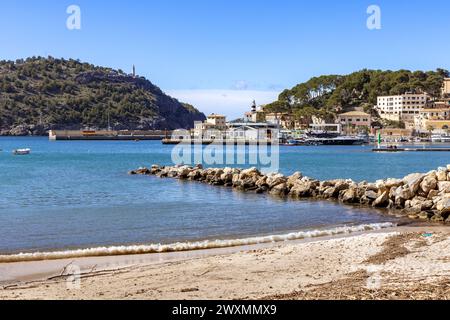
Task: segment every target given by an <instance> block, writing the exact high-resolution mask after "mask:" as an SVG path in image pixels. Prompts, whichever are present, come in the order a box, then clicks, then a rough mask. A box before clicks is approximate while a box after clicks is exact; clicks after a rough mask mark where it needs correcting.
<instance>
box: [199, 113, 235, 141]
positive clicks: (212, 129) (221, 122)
mask: <svg viewBox="0 0 450 320" xmlns="http://www.w3.org/2000/svg"><path fill="white" fill-rule="evenodd" d="M226 129H227V118H226V117H225V116H222V115H218V114H211V115H210V116H208V118H207V119H206V121H205V122H201V121H197V122H195V123H194V138H195V139H216V138H223V132H224V131H225V130H226ZM221 132H222V133H221Z"/></svg>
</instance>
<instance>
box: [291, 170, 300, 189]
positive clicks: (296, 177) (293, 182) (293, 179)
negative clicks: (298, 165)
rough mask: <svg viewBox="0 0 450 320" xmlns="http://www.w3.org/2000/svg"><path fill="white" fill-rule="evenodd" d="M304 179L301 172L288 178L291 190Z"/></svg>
mask: <svg viewBox="0 0 450 320" xmlns="http://www.w3.org/2000/svg"><path fill="white" fill-rule="evenodd" d="M302 178H303V175H302V173H301V172H298V171H297V172H295V173H294V174H293V175H292V176H290V177H288V179H287V185H288V187H289V188H292V187H293V186H294V185H295V184H296V183H297V182H298V181H299V180H301V179H302Z"/></svg>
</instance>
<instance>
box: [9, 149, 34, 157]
mask: <svg viewBox="0 0 450 320" xmlns="http://www.w3.org/2000/svg"><path fill="white" fill-rule="evenodd" d="M30 153H31V149H28V148H27V149H16V150H14V151H13V155H15V156H25V155H28V154H30Z"/></svg>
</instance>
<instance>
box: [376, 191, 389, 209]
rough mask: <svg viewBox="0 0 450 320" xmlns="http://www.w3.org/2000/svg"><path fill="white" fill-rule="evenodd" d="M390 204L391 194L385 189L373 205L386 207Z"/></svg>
mask: <svg viewBox="0 0 450 320" xmlns="http://www.w3.org/2000/svg"><path fill="white" fill-rule="evenodd" d="M388 204H389V194H388V192H387V191H384V192H383V193H382V195H381V196H379V197H378V198H377V199H375V201H374V202H373V204H372V206H374V207H376V208H381V207H386V206H387V205H388Z"/></svg>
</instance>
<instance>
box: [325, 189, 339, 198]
mask: <svg viewBox="0 0 450 320" xmlns="http://www.w3.org/2000/svg"><path fill="white" fill-rule="evenodd" d="M338 195H339V191H337V190H336V188H335V187H326V189H325V190H324V191H323V193H322V196H323V197H324V198H325V199H329V198H337V197H338Z"/></svg>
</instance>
